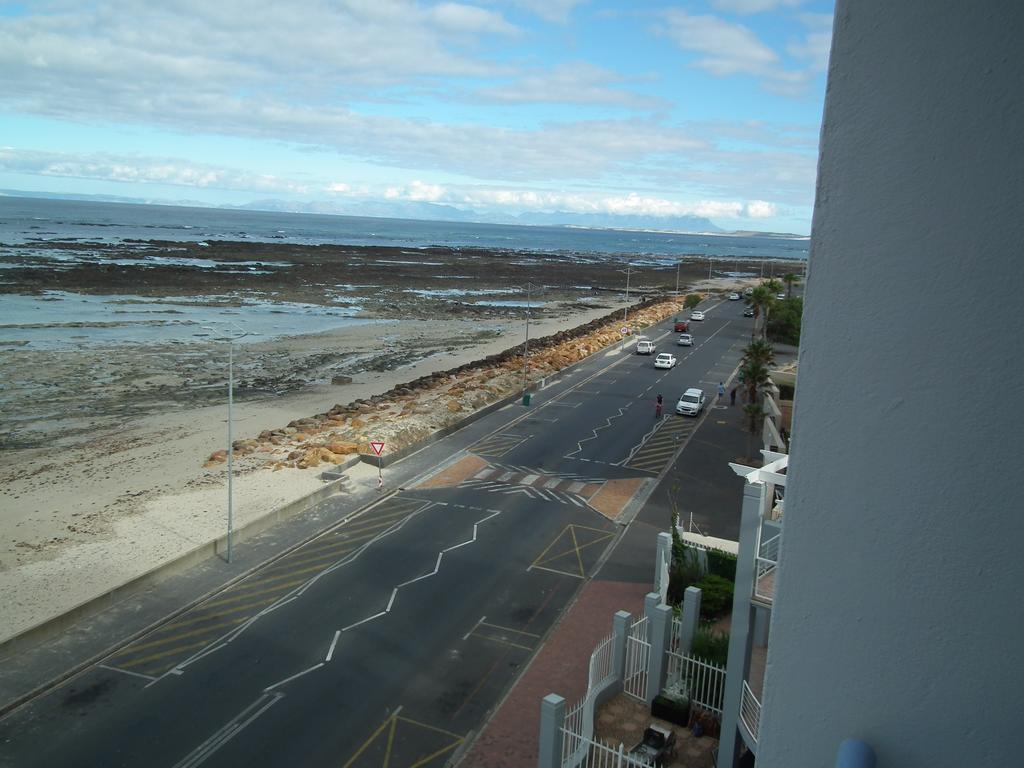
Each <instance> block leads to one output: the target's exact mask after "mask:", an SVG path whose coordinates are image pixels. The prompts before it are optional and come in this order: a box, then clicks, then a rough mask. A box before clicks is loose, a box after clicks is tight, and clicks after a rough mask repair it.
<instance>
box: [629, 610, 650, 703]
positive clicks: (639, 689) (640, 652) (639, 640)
mask: <svg viewBox="0 0 1024 768" xmlns="http://www.w3.org/2000/svg"><path fill="white" fill-rule="evenodd" d="M650 657H651V644H650V643H649V642H647V617H646V616H644V617H643V618H642V619H640V620H639V621H637V622H635V623H634V624H633V626H632V627H630V628H629V636H628V637H627V638H626V672H625V675H624V679H623V681H622V689H623V691H624V692H625V693H626V695H628V696H632V697H633V698H634V699H639V700H640V701H647V666H648V661H649V660H650Z"/></svg>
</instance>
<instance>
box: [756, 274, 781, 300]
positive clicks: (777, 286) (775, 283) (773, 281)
mask: <svg viewBox="0 0 1024 768" xmlns="http://www.w3.org/2000/svg"><path fill="white" fill-rule="evenodd" d="M761 285H763V286H764V287H765V288H767V289H768V290H769V291H771V294H772V296H774V295H775V294H777V293H782V283H780V282H779V280H778V278H775V277H773V278H770V279H768V280H765V281H764V282H763V283H761Z"/></svg>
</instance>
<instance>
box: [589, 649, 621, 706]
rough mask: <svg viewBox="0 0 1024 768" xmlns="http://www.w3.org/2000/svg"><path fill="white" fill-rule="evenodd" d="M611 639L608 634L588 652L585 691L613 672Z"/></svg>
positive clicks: (601, 681) (594, 686)
mask: <svg viewBox="0 0 1024 768" xmlns="http://www.w3.org/2000/svg"><path fill="white" fill-rule="evenodd" d="M612 640H613V636H612V635H608V636H607V637H606V638H605V639H604V640H602V641H601V642H600V643H598V644H597V647H596V648H594V652H593V653H592V654H590V668H589V674H588V677H587V693H588V695H589V693H590V691H592V690H594V689H595V688H596V687H597V686H599V685H600V684H601V683H603V682H605V681H606V680H608V679H609V678H611V677H612V676H613V675H614V674H615V670H614V669H612V662H613V661H614V658H613V657H612V652H613V648H612V645H613V643H612Z"/></svg>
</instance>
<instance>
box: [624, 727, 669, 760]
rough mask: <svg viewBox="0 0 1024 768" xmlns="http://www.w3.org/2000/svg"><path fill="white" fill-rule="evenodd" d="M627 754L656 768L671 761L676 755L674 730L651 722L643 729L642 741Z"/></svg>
mask: <svg viewBox="0 0 1024 768" xmlns="http://www.w3.org/2000/svg"><path fill="white" fill-rule="evenodd" d="M629 756H630V757H635V758H638V759H639V762H641V763H643V764H644V765H653V766H657V768H661V766H663V765H665V764H666V763H671V762H672V761H673V760H674V759H675V757H676V734H675V731H672V730H670V729H668V728H662V727H661V726H660V725H654V724H653V723H652V724H651V725H649V726H647V728H646V729H645V730H644V739H643V741H641V742H640V743H639V744H637V745H636V746H635V747H633V748H632V749H631V750H629Z"/></svg>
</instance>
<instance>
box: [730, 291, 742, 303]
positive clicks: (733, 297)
mask: <svg viewBox="0 0 1024 768" xmlns="http://www.w3.org/2000/svg"><path fill="white" fill-rule="evenodd" d="M739 300H740V295H739V294H738V293H730V294H729V301H739Z"/></svg>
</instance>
